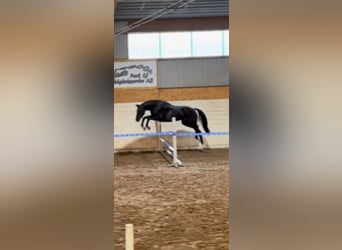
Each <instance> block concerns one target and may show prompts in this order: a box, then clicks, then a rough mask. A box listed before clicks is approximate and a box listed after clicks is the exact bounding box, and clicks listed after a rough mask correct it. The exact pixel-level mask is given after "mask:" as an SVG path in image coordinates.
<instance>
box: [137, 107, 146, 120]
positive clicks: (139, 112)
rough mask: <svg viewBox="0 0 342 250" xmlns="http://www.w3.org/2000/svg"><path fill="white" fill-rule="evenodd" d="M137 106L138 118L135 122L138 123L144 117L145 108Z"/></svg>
mask: <svg viewBox="0 0 342 250" xmlns="http://www.w3.org/2000/svg"><path fill="white" fill-rule="evenodd" d="M136 106H137V116H136V117H135V120H136V121H137V122H138V121H140V119H141V118H142V117H143V116H144V114H145V109H143V107H141V106H140V105H139V104H137V105H136Z"/></svg>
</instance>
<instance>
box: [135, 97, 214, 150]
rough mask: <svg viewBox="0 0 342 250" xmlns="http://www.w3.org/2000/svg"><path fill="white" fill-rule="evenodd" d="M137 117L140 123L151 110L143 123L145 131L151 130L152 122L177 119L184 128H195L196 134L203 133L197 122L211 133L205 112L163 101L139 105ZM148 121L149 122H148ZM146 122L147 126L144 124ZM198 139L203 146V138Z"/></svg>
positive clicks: (152, 101)
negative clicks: (147, 111)
mask: <svg viewBox="0 0 342 250" xmlns="http://www.w3.org/2000/svg"><path fill="white" fill-rule="evenodd" d="M136 106H137V108H138V109H137V115H136V118H135V120H136V121H137V122H138V121H140V119H141V118H142V117H143V116H144V115H145V111H146V110H149V111H150V112H151V115H149V116H145V117H144V118H143V119H142V121H141V127H143V129H146V128H147V129H150V127H149V126H148V124H149V122H150V120H154V121H159V122H171V121H172V117H175V118H176V121H179V120H181V121H182V124H183V125H184V126H187V127H190V128H193V129H194V130H195V132H196V133H201V130H200V129H199V127H198V124H197V122H198V121H200V122H201V123H202V126H203V128H204V130H205V132H207V133H209V132H210V131H209V128H208V121H207V117H206V115H205V114H204V112H203V111H202V110H200V109H198V108H191V107H188V106H174V105H172V104H170V103H168V102H165V101H161V100H149V101H146V102H144V103H142V104H137V105H136ZM146 120H147V121H146ZM145 121H146V123H145V125H144V122H145ZM195 138H196V139H198V138H199V139H200V141H201V144H203V138H202V136H201V135H200V136H197V135H196V136H195Z"/></svg>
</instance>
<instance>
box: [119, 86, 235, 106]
mask: <svg viewBox="0 0 342 250" xmlns="http://www.w3.org/2000/svg"><path fill="white" fill-rule="evenodd" d="M228 98H229V87H228V86H220V87H196V88H170V89H159V88H116V89H115V90H114V103H125V102H143V101H146V100H149V99H161V100H169V101H172V100H173V101H177V100H208V99H228Z"/></svg>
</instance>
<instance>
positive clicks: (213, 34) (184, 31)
mask: <svg viewBox="0 0 342 250" xmlns="http://www.w3.org/2000/svg"><path fill="white" fill-rule="evenodd" d="M175 3H177V4H178V5H177V6H176V5H175ZM170 10H173V11H170ZM163 11H164V12H163ZM154 13H158V16H156V17H154ZM147 17H148V18H147ZM141 20H144V21H143V22H141ZM228 23H229V15H228V1H221V0H218V1H210V0H203V1H161V0H158V1H153V2H152V1H143V0H140V1H138V0H137V1H125V0H122V1H120V0H118V1H117V2H115V22H114V27H115V31H114V32H115V44H114V48H115V54H114V249H115V250H124V249H141V250H145V249H146V250H150V249H162V250H168V249H169V250H187V249H189V250H190V249H208V250H209V249H212V250H216V249H225V250H227V249H228V244H229V240H228V237H229V75H228V74H229V73H228V63H229V49H228V47H229V45H228V41H229V33H228V32H229V28H228ZM203 37H210V39H208V41H204V40H203ZM188 38H189V39H188ZM170 39H172V41H173V42H169V41H170ZM146 41H147V42H146ZM188 42H189V44H188ZM188 45H189V46H188ZM180 48H182V49H180ZM154 49H155V50H154ZM148 100H163V101H167V102H169V103H171V104H172V105H175V106H189V107H191V108H197V109H200V110H202V111H203V112H204V114H205V116H206V119H207V121H208V127H209V129H210V132H209V133H205V130H204V129H203V126H202V124H201V122H203V118H201V119H198V120H197V124H198V125H199V129H200V130H201V132H203V134H196V133H195V131H194V129H192V128H190V127H187V126H184V125H183V124H182V122H181V121H174V122H156V121H154V120H153V119H152V120H151V121H149V127H150V129H146V126H142V120H139V121H136V115H137V105H140V104H142V103H143V102H145V101H148ZM150 114H152V113H151V112H150V111H146V113H145V116H149V115H150ZM198 117H200V116H198ZM196 135H197V136H198V135H202V136H203V140H204V143H203V145H202V144H201V143H200V141H199V140H198V139H196V138H195V136H196ZM176 160H177V161H176ZM176 162H177V163H176ZM127 225H133V232H131V233H128V231H127V228H128V227H127ZM128 245H130V246H128Z"/></svg>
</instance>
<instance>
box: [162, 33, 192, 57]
mask: <svg viewBox="0 0 342 250" xmlns="http://www.w3.org/2000/svg"><path fill="white" fill-rule="evenodd" d="M160 44H161V55H160V57H162V58H165V57H168V58H170V57H190V56H191V34H190V32H164V33H161V34H160Z"/></svg>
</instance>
